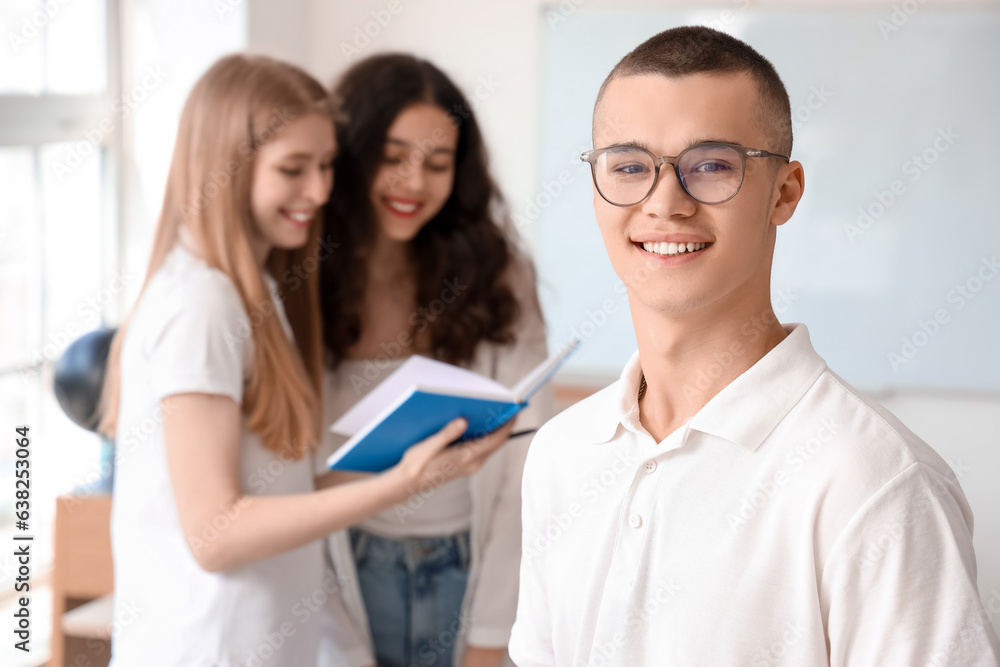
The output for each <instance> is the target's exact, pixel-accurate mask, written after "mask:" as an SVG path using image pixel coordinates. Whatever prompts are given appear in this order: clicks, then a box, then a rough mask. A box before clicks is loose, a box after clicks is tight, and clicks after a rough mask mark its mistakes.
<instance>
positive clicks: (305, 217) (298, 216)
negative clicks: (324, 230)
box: [288, 211, 313, 222]
mask: <svg viewBox="0 0 1000 667" xmlns="http://www.w3.org/2000/svg"><path fill="white" fill-rule="evenodd" d="M288 217H289V218H291V219H292V220H295V221H296V222H309V221H310V220H312V217H313V214H312V213H292V212H291V211H288Z"/></svg>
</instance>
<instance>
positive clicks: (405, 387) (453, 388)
mask: <svg viewBox="0 0 1000 667" xmlns="http://www.w3.org/2000/svg"><path fill="white" fill-rule="evenodd" d="M418 386H419V387H433V388H434V389H436V390H438V391H440V392H442V393H452V394H473V395H486V396H498V397H505V398H508V399H509V400H512V401H513V400H514V396H513V394H512V393H511V391H510V389H508V388H507V387H505V386H503V385H502V384H500V383H499V382H496V381H494V380H492V379H490V378H488V377H484V376H482V375H479V374H478V373H474V372H472V371H470V370H468V369H466V368H462V367H460V366H454V365H452V364H449V363H445V362H443V361H437V360H436V359H430V358H428V357H422V356H420V355H414V356H412V357H410V358H409V359H407V360H406V361H405V362H403V364H402V365H401V366H400V367H399V368H397V369H396V370H395V371H394V372H393V373H392V374H391V375H389V377H387V378H386V379H385V380H383V381H382V382H380V383H379V385H378V386H377V387H375V388H374V389H372V390H371V392H369V393H368V395H367V396H365V397H364V398H363V399H361V400H360V401H358V402H357V403H356V404H355V405H354V407H352V408H351V409H350V410H348V411H347V412H346V413H344V415H343V416H342V417H340V419H338V420H337V421H336V422H334V423H333V425H332V426H331V427H330V430H331V431H334V432H336V433H341V434H343V435H354V434H355V433H357V432H358V431H360V430H361V429H362V428H364V427H365V426H366V425H368V423H369V422H371V421H372V420H373V419H375V418H376V417H378V416H379V415H381V414H382V413H383V412H384V411H385V408H386V406H389V405H396V404H398V403H399V401H400V399H401V398H402V397H403V396H405V395H407V394H409V393H410V392H411V391H413V389H414V388H416V387H418Z"/></svg>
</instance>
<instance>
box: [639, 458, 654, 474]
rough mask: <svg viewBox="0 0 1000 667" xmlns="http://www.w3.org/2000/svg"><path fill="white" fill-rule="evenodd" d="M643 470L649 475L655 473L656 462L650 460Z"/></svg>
mask: <svg viewBox="0 0 1000 667" xmlns="http://www.w3.org/2000/svg"><path fill="white" fill-rule="evenodd" d="M642 469H643V470H645V471H646V474H647V475H648V474H650V473H651V472H653V471H654V470H656V461H654V460H652V459H650V460H649V461H646V464H645V465H644V466H642Z"/></svg>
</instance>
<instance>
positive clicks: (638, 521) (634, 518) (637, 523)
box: [628, 514, 642, 528]
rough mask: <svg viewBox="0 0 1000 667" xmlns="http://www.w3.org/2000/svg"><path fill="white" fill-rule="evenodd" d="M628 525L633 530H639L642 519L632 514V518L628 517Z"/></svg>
mask: <svg viewBox="0 0 1000 667" xmlns="http://www.w3.org/2000/svg"><path fill="white" fill-rule="evenodd" d="M628 525H630V526H632V527H633V528H639V527H641V526H642V517H641V516H639V515H638V514H633V515H632V516H630V517H629V518H628Z"/></svg>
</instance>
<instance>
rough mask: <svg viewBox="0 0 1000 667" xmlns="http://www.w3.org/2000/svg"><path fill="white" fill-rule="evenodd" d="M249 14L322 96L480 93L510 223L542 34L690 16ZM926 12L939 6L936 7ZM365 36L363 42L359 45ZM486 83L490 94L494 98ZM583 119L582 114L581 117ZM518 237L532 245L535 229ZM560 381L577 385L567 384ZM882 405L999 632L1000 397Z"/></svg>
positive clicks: (594, 1)
mask: <svg viewBox="0 0 1000 667" xmlns="http://www.w3.org/2000/svg"><path fill="white" fill-rule="evenodd" d="M250 4H251V12H250V46H251V48H252V49H259V50H265V51H268V52H272V53H275V54H276V55H281V54H283V53H284V54H286V57H289V58H290V59H292V60H294V61H296V62H298V63H300V64H302V65H304V66H305V67H306V68H307V69H308V70H310V71H311V72H312V73H313V74H315V75H316V76H317V77H319V78H320V80H321V81H323V82H324V83H326V84H329V83H330V82H331V81H332V80H333V78H334V77H335V76H336V75H337V74H339V73H340V72H341V71H343V70H344V69H345V68H346V67H347V66H348V65H349V64H350V62H354V60H356V59H357V57H364V56H367V55H370V54H372V53H377V52H382V51H407V52H411V53H415V54H417V55H420V56H423V57H426V58H428V59H430V60H432V61H433V62H435V63H436V64H437V65H438V66H440V67H441V68H442V69H444V70H445V71H446V72H448V73H449V74H450V75H451V76H452V77H453V78H454V79H455V80H456V81H457V82H458V83H460V84H461V85H462V86H463V87H464V90H465V91H466V93H467V94H469V95H470V96H473V97H474V96H475V95H476V93H477V87H478V89H479V90H478V92H479V93H480V94H481V96H482V99H481V100H480V101H479V104H478V106H477V114H478V116H479V119H480V121H481V123H482V125H483V128H484V132H485V134H486V139H487V142H488V144H489V147H490V153H491V156H492V158H493V165H494V175H495V176H496V178H497V180H498V181H499V183H500V185H501V188H502V189H503V191H504V193H505V195H506V196H507V200H508V203H509V205H510V206H511V209H512V211H513V212H514V213H519V212H522V211H524V209H525V207H526V206H527V205H528V204H529V203H530V202H531V201H532V200H533V199H534V198H535V197H536V196H537V195H538V194H539V192H541V191H542V186H543V183H544V181H545V178H546V175H544V174H539V173H538V169H537V166H536V165H537V162H538V160H537V150H536V146H537V145H538V133H539V123H540V112H539V101H540V95H539V91H540V90H541V87H542V86H543V85H544V81H542V80H541V71H542V68H541V65H540V56H541V44H542V40H543V37H544V32H543V31H545V30H558V29H559V25H560V24H561V20H562V19H571V18H572V13H573V11H575V8H576V7H577V6H584V5H585V6H586V7H588V8H590V7H600V6H614V7H616V8H621V7H623V6H630V7H663V6H665V5H666V6H676V7H678V8H680V7H692V6H694V4H695V3H684V2H664V1H663V0H660V1H659V2H651V1H650V2H627V3H626V2H610V1H608V0H564V1H563V2H562V3H542V2H540V1H539V0H507V1H504V2H469V1H468V0H420V1H419V2H418V1H417V0H398V1H393V2H390V1H389V0H354V1H352V2H331V1H328V0H295V1H294V2H293V3H292V4H286V3H282V2H280V1H279V0H251V3H250ZM748 4H749V2H747V1H746V0H734V1H733V2H717V3H714V4H708V3H697V7H698V8H699V9H701V10H703V11H705V12H706V16H718V17H720V18H722V17H724V16H725V14H724V13H723V12H726V11H738V10H739V9H740V8H741V7H744V6H746V5H748ZM897 4H898V3H897ZM928 4H929V5H930V4H933V5H934V6H936V7H941V6H943V3H928ZM752 6H753V7H754V8H760V7H783V8H787V7H793V8H808V7H810V6H815V7H818V8H822V9H830V8H831V7H832V5H831V4H830V3H828V2H818V3H814V2H806V1H805V0H796V1H792V0H786V1H784V2H773V1H772V2H768V1H766V0H763V1H758V2H753V4H752ZM837 6H838V7H841V6H845V7H846V9H845V11H846V10H850V8H851V7H857V8H866V9H868V10H871V9H872V8H876V9H881V10H884V11H885V15H886V16H887V17H888V16H889V15H890V14H891V12H892V10H893V7H892V6H893V3H892V2H885V3H875V2H870V1H868V0H852V1H851V2H840V3H838V4H837ZM947 6H948V7H955V6H964V7H997V6H998V3H997V2H995V1H991V0H982V1H976V2H961V3H959V2H950V3H948V4H947ZM301 7H304V8H305V9H306V14H307V19H306V20H305V21H304V23H305V27H306V29H307V30H308V32H307V33H305V34H303V35H299V34H297V32H296V30H292V29H287V30H286V29H285V28H283V27H275V26H268V25H261V24H260V23H259V22H260V21H277V20H287V21H291V23H290V24H289V25H294V26H301V25H302V23H303V21H302V20H301V18H296V17H290V18H288V19H282V18H281V17H282V16H288V15H291V14H294V13H295V12H296V11H297V10H298V9H299V8H301ZM393 10H394V11H395V13H393ZM546 18H547V19H548V20H546ZM379 19H381V23H380V21H379ZM255 21H257V22H258V23H257V25H255ZM383 24H384V25H383ZM366 27H367V29H368V31H369V33H370V36H368V35H366V34H365V30H366ZM356 39H357V40H358V41H357V43H356V42H355V40H356ZM366 39H367V44H366V43H365V40H366ZM345 45H346V47H347V48H348V50H350V49H352V48H353V49H357V50H358V51H359V55H357V56H356V57H345V55H344V52H343V50H344V46H345ZM623 55H624V54H623ZM352 56H354V54H353V53H352ZM349 61H350V62H349ZM486 83H489V84H490V85H491V86H492V87H494V88H495V89H494V90H492V92H489V91H488V90H487V88H486ZM595 92H596V91H595ZM590 111H591V110H590V109H580V113H581V114H589V113H590ZM523 231H524V232H525V233H526V236H527V237H528V239H529V241H530V239H531V237H532V229H531V228H530V226H528V227H527V228H526V229H524V230H523ZM993 363H997V360H994V361H993ZM835 370H836V369H835ZM613 379H615V378H614V377H611V376H608V377H598V378H595V377H591V378H587V379H586V380H587V382H588V383H593V384H596V385H603V384H607V383H608V382H610V381H612V380H613ZM564 380H570V381H572V378H564ZM883 401H884V402H885V404H886V405H887V406H888V407H889V409H890V410H892V411H893V412H895V413H896V414H897V415H898V416H899V417H900V418H901V419H902V420H903V421H904V422H905V423H907V424H908V425H909V426H910V428H912V429H913V430H914V431H915V432H916V433H917V434H918V435H920V436H921V437H923V438H924V439H925V440H926V441H927V442H928V443H930V444H931V445H932V446H933V447H934V448H935V449H936V450H937V451H938V452H939V453H940V454H941V455H942V456H943V457H944V458H945V459H946V460H947V461H948V462H949V463H950V464H951V465H952V467H953V468H954V469H955V471H956V473H957V474H958V475H959V478H960V481H961V484H962V486H963V488H964V489H965V492H966V495H967V496H968V498H969V501H970V503H971V505H972V508H973V511H974V512H975V516H976V530H975V545H976V552H977V554H978V558H979V585H980V592H981V593H982V596H983V599H984V601H985V602H986V603H987V605H988V606H991V607H992V621H993V624H994V627H996V628H997V629H998V631H1000V491H998V489H1000V484H997V479H996V477H997V473H998V471H1000V447H998V445H1000V435H998V434H1000V396H998V395H959V394H953V393H951V394H949V393H933V392H930V393H912V392H911V393H898V394H893V395H890V396H887V397H883Z"/></svg>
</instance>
